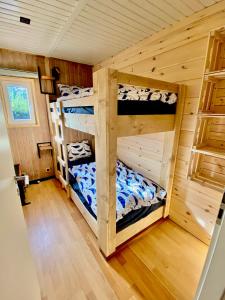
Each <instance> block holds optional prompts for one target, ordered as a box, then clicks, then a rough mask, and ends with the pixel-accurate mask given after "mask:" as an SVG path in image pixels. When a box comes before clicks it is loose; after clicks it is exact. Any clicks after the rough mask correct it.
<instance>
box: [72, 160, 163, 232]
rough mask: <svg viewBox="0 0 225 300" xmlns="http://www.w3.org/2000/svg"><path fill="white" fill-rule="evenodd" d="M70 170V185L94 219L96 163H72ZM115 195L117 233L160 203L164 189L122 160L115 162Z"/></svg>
mask: <svg viewBox="0 0 225 300" xmlns="http://www.w3.org/2000/svg"><path fill="white" fill-rule="evenodd" d="M69 171H70V172H69V181H70V185H71V187H72V188H73V189H74V191H75V192H76V193H77V195H78V196H79V198H80V200H81V201H82V203H83V205H84V206H85V207H86V209H87V210H88V211H89V213H90V214H91V215H92V216H93V217H94V218H95V219H97V217H96V216H97V202H96V179H95V178H96V176H95V175H96V164H95V162H93V163H90V164H83V165H79V166H74V167H73V168H71V169H69ZM116 198H117V202H116V221H117V223H116V227H117V232H118V231H120V230H122V229H124V228H126V227H127V226H129V225H131V224H133V223H135V222H137V221H138V220H140V219H141V218H144V217H146V216H147V215H148V214H150V213H151V212H152V211H154V210H156V209H158V208H159V207H161V206H163V205H164V204H165V200H166V191H165V190H164V189H163V188H162V187H160V186H159V185H158V184H156V183H155V182H153V181H151V180H149V179H147V178H145V177H143V176H142V175H140V174H139V173H137V172H135V171H134V170H132V169H130V168H128V167H127V166H126V165H125V164H123V163H122V162H121V161H117V181H116Z"/></svg>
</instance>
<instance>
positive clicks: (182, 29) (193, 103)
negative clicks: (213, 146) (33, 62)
mask: <svg viewBox="0 0 225 300" xmlns="http://www.w3.org/2000/svg"><path fill="white" fill-rule="evenodd" d="M219 7H220V4H218V6H217V7H215V6H214V7H213V6H212V7H211V8H208V9H206V10H204V13H202V14H201V15H200V14H199V15H198V13H197V14H196V15H195V16H192V17H190V18H186V20H185V21H184V22H183V23H182V22H181V23H180V24H177V25H175V26H174V27H173V28H171V29H166V30H165V31H164V32H163V31H162V32H160V33H159V34H156V35H153V36H152V37H150V38H149V39H146V40H144V41H142V42H140V43H138V44H136V45H135V46H133V47H131V48H128V49H126V50H125V51H123V52H121V53H120V54H118V55H117V56H114V57H112V58H110V59H108V60H106V61H103V62H102V63H100V64H99V65H97V66H95V69H99V68H101V67H102V66H108V67H112V68H116V69H119V70H120V71H124V72H129V73H132V74H137V75H143V76H148V77H152V78H155V79H162V80H167V81H172V82H177V83H180V84H184V85H186V88H187V91H186V99H185V107H184V113H183V120H182V126H181V131H180V138H179V148H178V154H177V155H178V157H177V158H178V159H177V163H176V166H175V178H174V183H173V192H172V203H171V209H170V218H171V219H172V220H173V221H174V222H176V223H177V224H179V225H181V226H182V227H183V228H185V229H186V230H187V231H189V232H191V233H192V234H193V235H195V236H196V237H198V238H199V239H201V240H202V241H204V242H205V243H207V244H208V243H209V242H210V238H211V235H212V231H213V228H214V225H215V221H216V216H217V213H218V209H219V205H220V201H221V197H222V195H221V193H220V192H217V191H214V190H212V189H210V188H208V187H205V186H203V185H200V184H199V183H196V182H193V181H190V180H189V179H188V167H189V160H190V155H191V147H192V144H193V139H194V129H195V122H196V113H197V110H198V105H199V94H200V89H201V81H202V75H203V70H204V60H205V56H206V50H207V37H208V33H209V31H210V30H212V29H214V28H215V27H218V26H222V25H224V18H225V11H224V10H221V7H220V9H218V8H219ZM138 139H139V140H137V141H138V142H139V144H140V145H139V147H136V149H135V151H137V153H136V159H134V156H133V157H132V159H133V160H131V159H130V161H131V162H132V164H133V165H134V166H135V165H137V166H138V165H139V164H143V161H142V158H141V157H142V154H143V153H146V157H145V159H148V160H149V163H150V162H151V160H152V159H153V157H154V156H153V155H152V153H151V151H149V149H151V148H154V147H156V146H155V142H156V141H153V140H152V139H151V135H149V140H148V142H147V144H146V136H145V143H143V144H141V137H138ZM132 142H133V143H134V142H135V138H133V141H132ZM163 144H164V143H162V145H161V147H163ZM123 147H126V144H125V146H123ZM119 149H120V148H119ZM128 151H130V149H129V147H127V159H129V158H128V157H129V154H128ZM158 151H159V153H160V149H158ZM161 151H162V148H161ZM154 160H155V158H154ZM155 164H157V158H156V163H155ZM216 166H217V167H216ZM202 168H203V169H204V172H206V171H207V170H208V168H211V170H214V172H216V174H218V173H217V172H218V170H219V171H220V170H222V169H223V168H224V165H223V164H222V162H221V160H220V161H215V160H214V161H212V160H210V161H209V160H207V161H202ZM139 169H140V167H139ZM140 172H141V169H140ZM153 172H154V171H153ZM145 175H149V176H152V172H148V170H147V172H146V173H145ZM156 177H157V173H156Z"/></svg>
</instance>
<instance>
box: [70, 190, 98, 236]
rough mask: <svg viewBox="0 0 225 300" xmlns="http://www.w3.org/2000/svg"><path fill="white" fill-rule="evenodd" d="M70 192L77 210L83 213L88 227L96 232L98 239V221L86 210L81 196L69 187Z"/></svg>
mask: <svg viewBox="0 0 225 300" xmlns="http://www.w3.org/2000/svg"><path fill="white" fill-rule="evenodd" d="M69 191H70V197H71V199H72V200H73V202H74V203H75V204H76V206H77V208H78V209H79V211H80V212H81V214H82V216H83V217H84V219H85V220H86V222H87V223H88V225H89V226H90V227H91V229H92V231H93V232H94V234H95V236H96V237H97V232H98V230H97V221H96V220H95V218H94V217H93V216H92V215H91V214H90V213H89V211H88V210H87V209H86V207H85V206H84V205H83V203H82V202H81V200H80V198H79V196H78V195H77V193H76V192H75V191H74V190H73V189H72V187H71V186H69Z"/></svg>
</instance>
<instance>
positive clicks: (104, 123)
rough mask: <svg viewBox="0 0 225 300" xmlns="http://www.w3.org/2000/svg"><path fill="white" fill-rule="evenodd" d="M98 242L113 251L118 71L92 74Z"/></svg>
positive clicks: (105, 70) (104, 70) (103, 249)
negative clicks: (94, 93)
mask: <svg viewBox="0 0 225 300" xmlns="http://www.w3.org/2000/svg"><path fill="white" fill-rule="evenodd" d="M93 77H94V78H93V80H94V90H96V91H97V93H96V94H97V95H98V99H97V100H96V105H95V116H96V129H95V151H96V187H97V224H98V230H97V231H98V243H99V247H100V249H101V251H102V252H103V253H104V255H105V256H106V257H107V256H109V255H110V254H112V253H113V252H114V251H115V249H116V157H117V124H116V123H117V122H116V120H117V71H115V70H112V69H101V70H99V71H97V72H95V73H94V76H93Z"/></svg>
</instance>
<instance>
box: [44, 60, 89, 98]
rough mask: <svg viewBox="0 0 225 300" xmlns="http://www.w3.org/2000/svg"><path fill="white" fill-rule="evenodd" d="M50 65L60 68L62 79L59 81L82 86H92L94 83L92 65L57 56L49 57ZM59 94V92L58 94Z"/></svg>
mask: <svg viewBox="0 0 225 300" xmlns="http://www.w3.org/2000/svg"><path fill="white" fill-rule="evenodd" d="M49 66H50V68H52V67H58V68H59V69H60V72H61V73H60V79H59V81H58V82H57V83H63V84H69V85H77V86H80V87H91V86H93V83H92V66H90V65H84V64H79V63H74V62H69V61H66V60H60V59H57V58H50V59H49ZM57 95H59V94H57Z"/></svg>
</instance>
